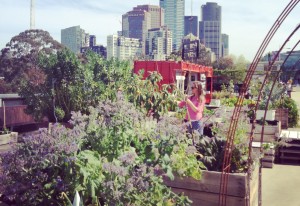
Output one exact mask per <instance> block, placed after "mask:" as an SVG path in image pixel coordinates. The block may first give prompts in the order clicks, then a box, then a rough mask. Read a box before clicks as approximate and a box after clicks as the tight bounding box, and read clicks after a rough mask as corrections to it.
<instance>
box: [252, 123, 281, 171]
mask: <svg viewBox="0 0 300 206" xmlns="http://www.w3.org/2000/svg"><path fill="white" fill-rule="evenodd" d="M251 127H252V125H250V126H249V130H248V131H249V132H250V131H251ZM262 128H263V126H262V125H259V124H255V130H254V133H253V143H252V148H253V153H254V155H255V156H258V155H259V153H260V147H261V146H263V147H264V146H265V145H268V146H266V148H268V149H263V157H262V159H261V160H262V161H261V163H262V166H263V167H266V168H273V166H274V161H275V148H274V143H275V142H277V138H278V136H279V134H280V132H281V122H280V121H278V122H277V125H264V131H262ZM262 135H263V141H262V143H263V145H261V136H262Z"/></svg>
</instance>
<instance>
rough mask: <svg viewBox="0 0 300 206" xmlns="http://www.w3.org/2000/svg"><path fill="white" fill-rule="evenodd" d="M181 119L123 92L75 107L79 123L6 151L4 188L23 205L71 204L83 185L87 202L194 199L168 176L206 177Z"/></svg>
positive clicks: (0, 185)
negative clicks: (143, 106) (146, 107)
mask: <svg viewBox="0 0 300 206" xmlns="http://www.w3.org/2000/svg"><path fill="white" fill-rule="evenodd" d="M176 121H178V120H177V119H174V118H170V117H165V116H163V115H162V116H161V117H160V119H159V121H157V120H155V119H153V118H152V117H147V116H146V115H145V114H144V113H142V112H140V111H138V110H137V109H136V108H135V107H134V105H133V104H131V103H129V102H127V101H126V100H125V98H124V96H123V95H122V93H119V94H118V95H117V101H109V100H107V101H104V102H101V103H100V104H99V106H98V107H96V108H94V107H90V108H89V115H86V114H82V113H81V112H72V116H71V121H70V123H71V124H72V125H73V126H72V129H66V128H65V127H64V126H60V125H59V124H55V125H54V126H53V128H52V130H51V132H50V133H48V131H45V130H43V131H41V132H40V133H39V134H36V135H33V136H27V137H24V143H20V144H19V145H18V147H17V148H16V149H15V150H13V151H11V152H10V153H7V154H4V155H1V156H0V157H1V159H0V160H1V161H0V163H1V167H2V168H4V170H3V171H2V170H1V175H0V193H1V194H3V195H5V196H6V197H7V198H9V199H10V200H11V201H13V202H14V203H15V204H17V205H59V204H60V205H69V201H68V200H67V198H65V196H68V197H73V196H74V194H75V191H78V192H79V194H80V196H81V197H82V199H83V204H84V205H89V204H93V205H111V204H112V205H124V204H125V205H189V204H190V201H189V200H188V198H187V197H185V196H180V195H177V194H175V193H173V192H172V191H171V190H170V189H169V188H168V187H166V186H165V185H164V184H163V178H162V177H163V176H168V177H170V178H171V179H172V178H173V177H174V175H179V176H192V177H194V178H196V179H199V178H200V177H201V168H200V167H203V166H202V164H201V163H200V162H198V161H197V159H196V154H194V151H196V149H195V148H194V147H193V146H191V145H190V144H191V142H190V140H188V139H187V137H186V135H185V130H184V129H183V128H181V127H180V126H178V124H177V123H176ZM161 173H162V175H163V176H162V175H161Z"/></svg>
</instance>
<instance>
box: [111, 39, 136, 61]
mask: <svg viewBox="0 0 300 206" xmlns="http://www.w3.org/2000/svg"><path fill="white" fill-rule="evenodd" d="M141 51H142V46H141V41H140V40H139V39H135V38H127V37H124V36H118V35H109V36H107V59H111V58H117V59H119V60H133V59H134V58H136V57H138V56H140V55H141Z"/></svg>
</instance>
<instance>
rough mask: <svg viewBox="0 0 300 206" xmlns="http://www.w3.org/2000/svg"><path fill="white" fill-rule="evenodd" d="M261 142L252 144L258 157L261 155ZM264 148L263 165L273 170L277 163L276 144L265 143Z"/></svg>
mask: <svg viewBox="0 0 300 206" xmlns="http://www.w3.org/2000/svg"><path fill="white" fill-rule="evenodd" d="M260 147H261V143H260V142H252V149H253V153H254V154H255V155H256V156H257V155H259V154H260ZM262 147H263V157H262V158H261V164H262V167H263V168H273V166H274V161H275V149H274V144H272V143H264V144H263V145H262Z"/></svg>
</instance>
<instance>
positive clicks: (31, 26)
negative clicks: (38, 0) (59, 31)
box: [30, 0, 35, 30]
mask: <svg viewBox="0 0 300 206" xmlns="http://www.w3.org/2000/svg"><path fill="white" fill-rule="evenodd" d="M34 4H35V0H31V3H30V30H32V29H35V10H34Z"/></svg>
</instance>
